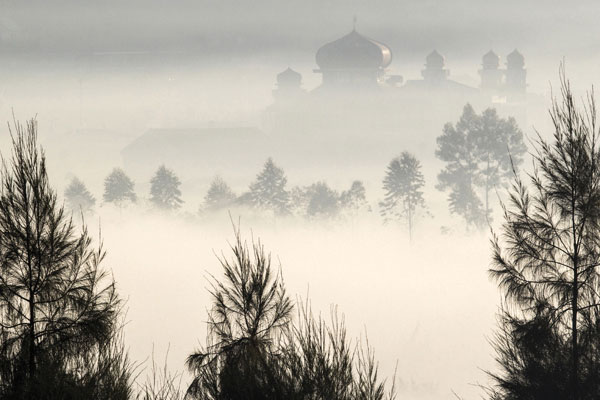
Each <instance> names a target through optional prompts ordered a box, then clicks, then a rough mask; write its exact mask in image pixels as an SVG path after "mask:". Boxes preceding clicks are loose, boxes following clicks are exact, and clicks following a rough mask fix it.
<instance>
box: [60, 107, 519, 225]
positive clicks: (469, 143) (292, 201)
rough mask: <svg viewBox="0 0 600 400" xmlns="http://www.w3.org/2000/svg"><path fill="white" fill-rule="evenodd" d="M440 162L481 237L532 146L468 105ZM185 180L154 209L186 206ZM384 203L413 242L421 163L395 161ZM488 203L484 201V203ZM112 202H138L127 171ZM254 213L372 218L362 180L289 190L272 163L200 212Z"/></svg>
mask: <svg viewBox="0 0 600 400" xmlns="http://www.w3.org/2000/svg"><path fill="white" fill-rule="evenodd" d="M437 145H438V147H437V150H436V153H435V154H436V156H437V157H438V158H439V159H440V160H441V161H443V162H444V163H445V167H444V169H443V170H442V171H441V172H440V173H439V175H438V177H437V178H438V179H437V185H436V188H437V189H438V190H440V191H447V192H449V196H448V208H449V211H450V213H451V214H455V215H457V216H460V217H461V218H463V220H464V222H465V226H466V227H467V228H468V229H474V230H481V229H483V228H485V227H486V226H488V225H489V222H490V218H491V211H492V207H491V205H490V203H491V201H490V192H492V191H495V190H498V189H502V188H505V187H506V185H507V184H508V182H509V180H510V178H511V175H512V171H513V169H518V168H519V166H520V165H521V164H522V162H523V157H524V155H525V153H526V147H525V144H524V142H523V133H522V132H521V130H520V129H519V127H518V126H517V123H516V121H515V120H514V118H501V117H499V116H498V114H497V112H496V110H495V109H487V110H485V111H483V112H482V113H481V114H480V115H478V114H477V113H475V111H474V109H473V107H471V105H469V104H467V105H466V106H465V107H464V109H463V113H462V115H461V117H460V119H459V121H458V122H457V123H456V124H454V125H453V124H451V123H448V124H446V125H445V126H444V129H443V133H442V135H441V136H440V137H438V139H437ZM180 185H181V182H180V180H179V178H178V177H177V175H176V174H175V173H174V172H173V171H172V170H170V169H169V168H167V167H165V166H164V165H162V166H160V167H159V168H158V169H157V171H156V172H155V174H154V176H153V177H152V179H151V180H150V193H149V202H150V204H151V205H152V207H153V208H155V209H158V210H163V211H173V210H177V209H179V208H180V207H181V205H182V204H183V202H184V201H183V200H182V193H181V189H180ZM381 185H382V189H383V192H384V198H383V199H382V200H380V201H379V202H378V203H377V206H378V211H379V214H380V215H381V218H382V220H383V222H384V223H386V224H387V223H391V222H400V223H402V224H403V225H405V226H406V228H407V230H408V233H409V235H410V236H411V237H412V235H413V231H414V226H415V224H416V222H417V221H418V220H419V219H421V218H422V217H423V216H427V215H430V213H429V211H428V208H427V205H426V202H425V198H424V195H423V188H424V186H425V178H424V175H423V173H422V165H421V162H420V161H419V160H418V159H417V158H416V157H415V156H414V155H413V154H411V153H409V152H406V151H405V152H402V153H401V154H400V155H399V156H398V157H395V158H393V159H392V160H391V161H390V162H389V164H388V166H387V169H386V171H385V175H384V177H383V179H382V183H381ZM64 194H65V199H66V201H67V204H68V205H69V207H70V208H71V209H72V210H76V211H83V212H84V213H87V212H90V211H91V210H92V209H93V208H94V206H95V203H96V200H95V198H94V196H93V195H92V194H91V193H90V192H89V190H88V189H87V188H86V186H85V184H84V183H83V182H82V181H81V180H79V179H78V178H76V177H75V178H73V179H72V181H71V182H70V184H69V185H68V187H67V188H66V190H65V193H64ZM482 197H483V201H482ZM102 199H103V201H104V202H105V203H108V204H115V205H117V206H118V207H122V206H124V205H126V204H127V203H136V201H137V200H138V196H137V195H136V193H135V184H134V182H133V180H132V179H131V178H129V177H128V176H127V174H126V173H125V172H124V171H123V170H122V169H120V168H115V169H114V170H113V171H112V172H111V173H110V174H109V175H108V176H107V177H106V179H105V180H104V193H103V196H102ZM234 208H251V209H254V210H259V211H261V212H266V213H270V214H272V215H274V216H291V215H293V216H299V217H303V218H307V219H312V220H315V219H319V220H323V219H329V220H334V219H344V218H346V219H347V218H354V217H356V216H358V215H361V214H365V213H369V212H372V207H371V205H370V204H369V202H368V200H367V196H366V190H365V186H364V184H363V182H362V181H360V180H355V181H354V182H352V184H351V186H350V188H349V189H347V190H344V191H342V192H341V193H340V192H338V191H337V190H335V189H333V188H331V187H330V186H329V185H328V184H327V183H326V182H324V181H319V182H315V183H313V184H311V185H308V186H305V187H301V186H295V187H292V188H288V180H287V177H286V175H285V172H284V170H283V169H282V168H281V167H279V166H278V165H276V164H275V162H274V161H273V160H272V159H271V158H269V159H268V160H267V161H266V162H265V163H264V165H263V167H262V170H261V171H260V172H259V173H258V174H257V176H256V178H255V180H254V181H253V182H252V183H251V184H250V185H249V187H248V190H247V191H245V192H243V193H241V194H239V195H238V194H236V193H235V192H234V191H233V190H232V188H231V187H230V186H229V185H228V184H227V182H225V181H224V180H223V178H221V177H219V176H217V177H215V178H214V179H213V180H212V182H211V183H210V185H209V188H208V191H207V193H206V194H205V196H204V199H203V202H202V204H201V205H200V207H199V213H200V214H202V215H206V214H211V213H214V212H218V211H222V210H228V209H234Z"/></svg>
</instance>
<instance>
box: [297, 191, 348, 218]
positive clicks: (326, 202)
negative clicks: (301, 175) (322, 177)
mask: <svg viewBox="0 0 600 400" xmlns="http://www.w3.org/2000/svg"><path fill="white" fill-rule="evenodd" d="M305 195H306V196H307V204H306V215H307V216H308V217H309V218H335V217H337V216H338V215H339V212H340V196H339V194H338V192H336V191H335V190H333V189H331V188H330V187H329V186H328V185H327V184H326V183H325V182H316V183H313V184H312V185H310V186H309V187H308V188H306V194H305Z"/></svg>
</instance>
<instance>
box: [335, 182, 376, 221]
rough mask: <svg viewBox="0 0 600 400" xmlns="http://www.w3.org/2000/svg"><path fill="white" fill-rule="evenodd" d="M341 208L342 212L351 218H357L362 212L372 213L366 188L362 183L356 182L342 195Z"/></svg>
mask: <svg viewBox="0 0 600 400" xmlns="http://www.w3.org/2000/svg"><path fill="white" fill-rule="evenodd" d="M340 206H341V208H342V210H343V211H344V212H345V213H346V214H348V215H349V216H352V217H354V216H356V215H358V214H360V213H361V212H369V211H371V207H370V206H369V202H368V201H367V195H366V190H365V186H364V185H363V183H362V182H361V181H354V182H352V185H351V186H350V189H348V190H345V191H343V192H342V194H341V195H340Z"/></svg>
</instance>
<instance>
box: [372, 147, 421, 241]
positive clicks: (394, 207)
mask: <svg viewBox="0 0 600 400" xmlns="http://www.w3.org/2000/svg"><path fill="white" fill-rule="evenodd" d="M424 185H425V178H424V177H423V173H422V172H421V163H420V162H419V160H417V159H416V158H415V156H413V155H412V154H410V153H408V152H403V153H402V154H401V155H400V157H396V158H394V159H393V160H392V161H390V164H389V165H388V167H387V171H386V174H385V177H384V178H383V190H384V191H385V198H384V199H383V201H381V202H380V203H379V207H380V212H381V216H382V217H383V219H384V222H389V221H392V220H398V219H404V220H405V221H406V223H407V225H408V233H409V235H410V237H411V238H412V234H413V227H414V220H415V214H416V212H417V211H418V210H419V209H422V210H424V209H425V208H426V206H425V199H424V198H423V192H422V188H423V186H424Z"/></svg>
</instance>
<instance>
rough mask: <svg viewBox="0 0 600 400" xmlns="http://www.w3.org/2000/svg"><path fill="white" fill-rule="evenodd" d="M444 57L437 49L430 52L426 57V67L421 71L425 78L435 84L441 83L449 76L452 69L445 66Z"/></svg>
mask: <svg viewBox="0 0 600 400" xmlns="http://www.w3.org/2000/svg"><path fill="white" fill-rule="evenodd" d="M444 64H445V60H444V57H443V56H442V55H441V54H440V53H438V52H437V50H434V51H432V52H431V53H429V55H428V56H427V58H426V59H425V69H424V70H422V71H421V75H423V79H425V81H426V82H429V83H431V84H433V85H436V84H439V83H441V82H442V81H444V80H446V78H448V75H449V74H450V71H448V70H447V69H445V68H444Z"/></svg>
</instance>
